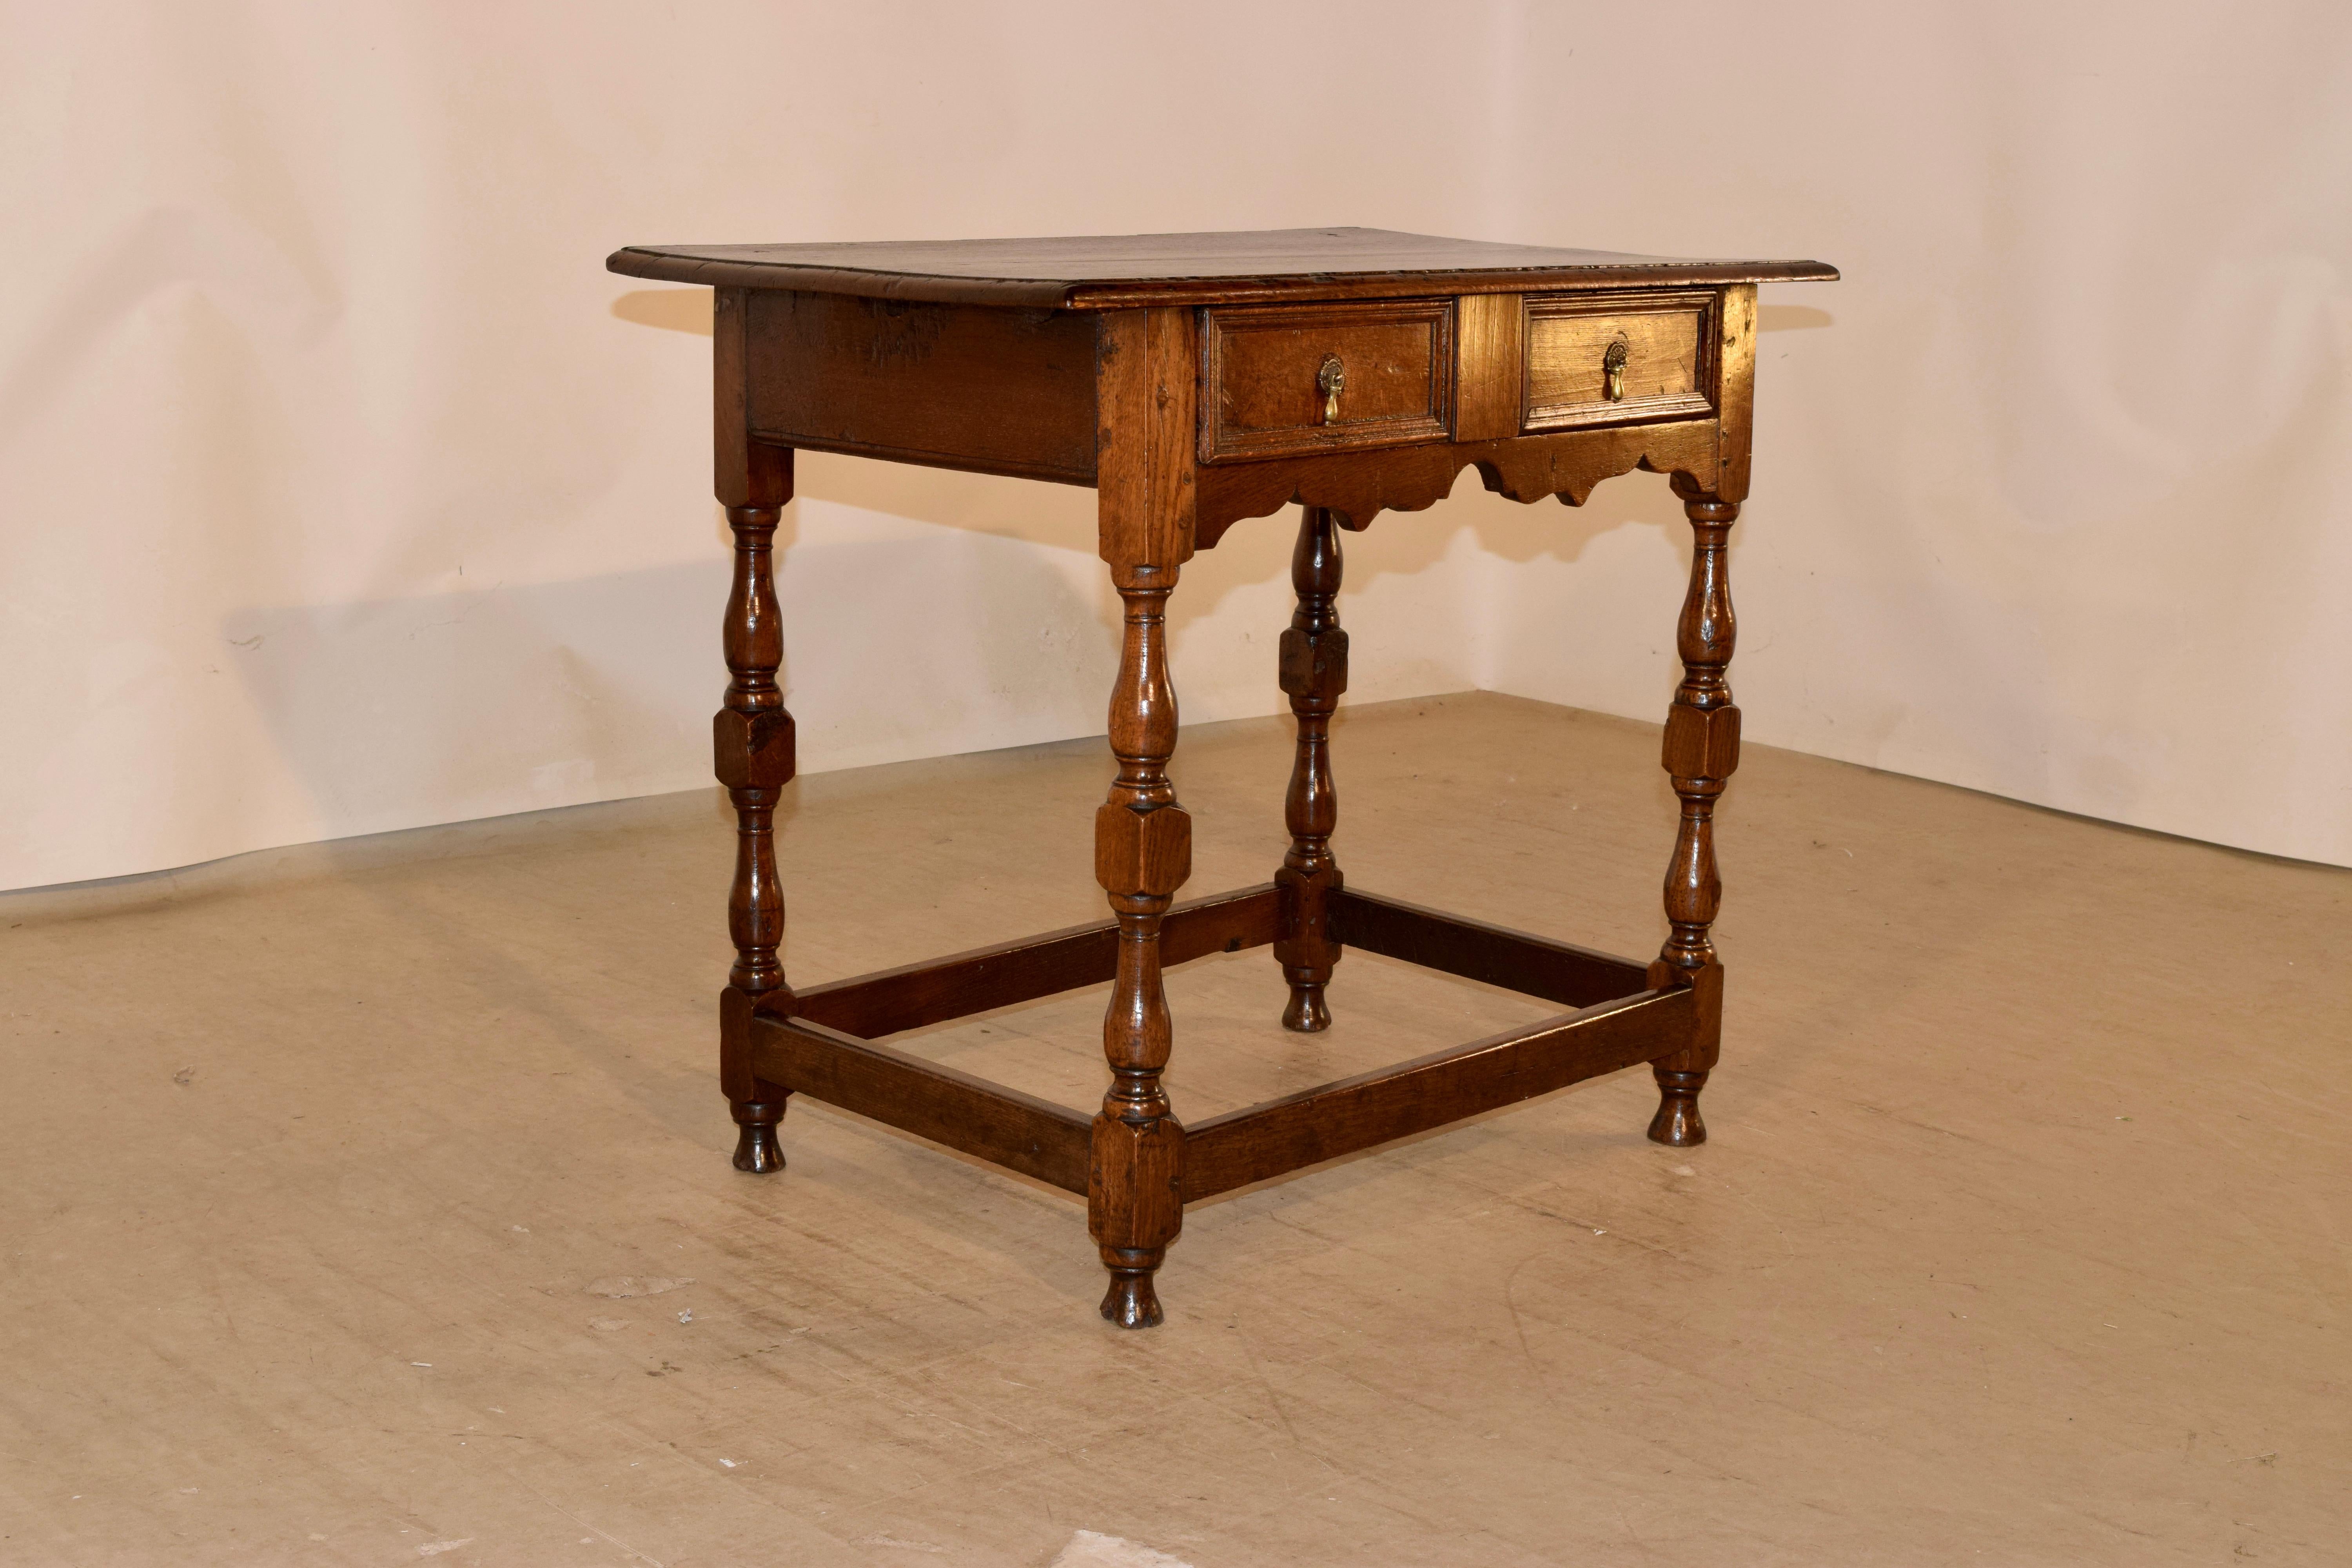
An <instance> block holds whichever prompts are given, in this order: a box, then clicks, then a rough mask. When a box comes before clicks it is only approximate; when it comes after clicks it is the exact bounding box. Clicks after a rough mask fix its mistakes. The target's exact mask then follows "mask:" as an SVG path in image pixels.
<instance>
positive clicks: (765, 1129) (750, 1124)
mask: <svg viewBox="0 0 2352 1568" xmlns="http://www.w3.org/2000/svg"><path fill="white" fill-rule="evenodd" d="M728 1105H729V1109H730V1110H732V1111H733V1112H734V1115H735V1127H736V1132H735V1168H736V1169H737V1170H739V1171H750V1172H751V1173H753V1174H755V1175H761V1176H764V1175H769V1174H771V1173H774V1172H777V1171H781V1170H782V1169H783V1168H784V1151H783V1148H782V1145H781V1144H779V1143H778V1142H776V1123H777V1122H779V1121H782V1120H783V1119H784V1102H783V1101H782V1100H730V1101H729V1102H728Z"/></svg>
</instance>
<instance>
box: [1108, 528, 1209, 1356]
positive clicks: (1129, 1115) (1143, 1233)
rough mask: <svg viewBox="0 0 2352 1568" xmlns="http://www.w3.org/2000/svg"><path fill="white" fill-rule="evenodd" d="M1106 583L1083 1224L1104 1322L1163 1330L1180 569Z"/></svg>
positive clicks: (1183, 827)
mask: <svg viewBox="0 0 2352 1568" xmlns="http://www.w3.org/2000/svg"><path fill="white" fill-rule="evenodd" d="M1112 580H1113V582H1115V583H1116V584H1118V594H1119V597H1120V599H1121V600H1123V601H1124V602H1125V605H1126V639H1125V643H1124V646H1123V647H1122V650H1121V653H1120V656H1119V665H1118V687H1117V689H1115V690H1114V691H1113V693H1112V696H1111V703H1110V747H1111V752H1113V754H1114V755H1116V756H1117V757H1118V778H1117V779H1116V780H1114V781H1113V782H1112V784H1111V786H1110V798H1109V799H1108V800H1107V801H1105V802H1104V803H1103V805H1101V806H1100V807H1099V808H1097V811H1096V813H1095V879H1096V880H1097V881H1098V882H1100V883H1101V884H1102V886H1103V890H1104V891H1105V892H1107V893H1108V894H1109V895H1110V907H1111V911H1112V913H1114V914H1115V915H1117V916H1118V935H1119V942H1118V980H1117V982H1116V983H1115V984H1114V985H1113V987H1112V990H1111V998H1110V1007H1109V1010H1108V1012H1107V1013H1106V1014H1105V1015H1104V1016H1103V1055H1104V1057H1105V1058H1108V1061H1109V1063H1110V1070H1111V1084H1110V1089H1109V1091H1108V1093H1106V1094H1105V1095H1104V1096H1103V1103H1102V1110H1101V1111H1100V1112H1099V1113H1098V1114H1097V1116H1096V1117H1095V1123H1094V1157H1093V1161H1092V1164H1091V1168H1090V1171H1089V1173H1088V1181H1087V1229H1088V1231H1089V1232H1090V1233H1091V1234H1092V1235H1093V1237H1094V1239H1095V1242H1096V1245H1097V1246H1098V1247H1100V1248H1101V1249H1102V1260H1103V1266H1104V1267H1105V1268H1108V1269H1109V1270H1110V1289H1109V1292H1108V1294H1106V1295H1105V1296H1104V1297H1103V1302H1102V1315H1103V1316H1104V1317H1106V1318H1108V1319H1109V1320H1110V1321H1112V1322H1114V1323H1117V1324H1118V1325H1119V1326H1120V1327H1121V1328H1127V1329H1141V1328H1149V1327H1150V1325H1152V1324H1154V1323H1157V1322H1159V1321H1160V1297H1159V1294H1158V1292H1157V1291H1155V1290H1154V1289H1153V1288H1152V1282H1151V1276H1152V1272H1153V1271H1154V1270H1155V1269H1157V1268H1159V1267H1160V1260H1161V1259H1162V1258H1164V1257H1165V1256H1166V1255H1167V1251H1168V1244H1169V1243H1170V1242H1171V1241H1173V1240H1174V1239H1175V1238H1176V1233H1177V1231H1178V1229H1179V1228H1180V1227H1181V1226H1182V1224H1183V1220H1184V1209H1183V1198H1182V1194H1181V1190H1180V1184H1181V1181H1182V1178H1183V1170H1182V1161H1183V1149H1184V1132H1183V1129H1182V1128H1181V1126H1180V1125H1179V1124H1178V1123H1177V1121H1176V1118H1175V1116H1174V1114H1173V1113H1172V1111H1171V1108H1170V1106H1169V1103H1168V1096H1167V1093H1166V1091H1165V1090H1164V1089H1162V1088H1161V1087H1160V1071H1161V1069H1163V1068H1166V1067H1167V1065H1168V1051H1169V1041H1170V1026H1169V1018H1168V998H1167V996H1166V994H1164V993H1163V992H1162V991H1161V989H1160V919H1161V917H1162V916H1164V915H1165V914H1166V913H1167V912H1168V905H1169V902H1170V900H1171V896H1172V895H1173V894H1174V893H1175V891H1176V889H1179V888H1181V887H1182V886H1183V885H1184V879H1186V878H1187V877H1189V876H1191V875H1192V818H1191V817H1190V816H1187V815H1186V814H1185V811H1184V808H1183V807H1181V806H1180V805H1177V804H1176V792H1175V789H1174V787H1173V786H1172V785H1171V784H1170V783H1169V782H1168V758H1169V756H1170V754H1171V752H1174V751H1175V749H1176V692H1175V689H1174V688H1173V687H1172V686H1171V685H1170V683H1169V679H1168V641H1167V620H1166V612H1167V606H1168V595H1169V592H1170V590H1171V589H1172V588H1173V587H1174V586H1175V584H1176V569H1175V568H1174V567H1172V566H1170V567H1152V566H1118V567H1115V568H1114V569H1113V572H1112Z"/></svg>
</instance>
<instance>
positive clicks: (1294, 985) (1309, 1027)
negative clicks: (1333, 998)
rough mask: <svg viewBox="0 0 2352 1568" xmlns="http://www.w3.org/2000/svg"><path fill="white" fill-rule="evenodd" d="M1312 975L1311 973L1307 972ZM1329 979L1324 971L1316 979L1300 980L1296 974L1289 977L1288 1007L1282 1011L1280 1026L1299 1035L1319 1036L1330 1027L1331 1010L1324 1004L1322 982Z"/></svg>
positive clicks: (1328, 973)
mask: <svg viewBox="0 0 2352 1568" xmlns="http://www.w3.org/2000/svg"><path fill="white" fill-rule="evenodd" d="M1307 973H1309V974H1312V973H1313V972H1312V971H1309V972H1307ZM1329 978H1330V972H1329V971H1328V970H1327V971H1325V972H1324V973H1323V974H1322V975H1321V976H1320V977H1318V978H1301V977H1300V975H1299V974H1298V973H1297V972H1293V973H1292V974H1291V976H1290V1005H1288V1006H1287V1007H1285V1008H1284V1009H1283V1010H1282V1026H1283V1027H1284V1028H1286V1029H1290V1030H1293V1031H1295V1032H1297V1033H1298V1034H1301V1035H1319V1034H1321V1033H1322V1032H1323V1031H1324V1030H1326V1029H1328V1028H1329V1027H1330V1026H1331V1009H1330V1008H1329V1007H1328V1006H1327V1005H1325V1004H1324V1001H1323V986H1324V982H1325V981H1327V980H1328V979H1329Z"/></svg>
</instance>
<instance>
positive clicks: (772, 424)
mask: <svg viewBox="0 0 2352 1568" xmlns="http://www.w3.org/2000/svg"><path fill="white" fill-rule="evenodd" d="M749 314H750V332H751V340H752V342H753V343H754V344H755V345H756V347H755V348H754V350H753V352H752V353H751V356H750V371H751V408H750V412H749V417H750V421H751V428H752V429H753V430H754V431H755V432H756V433H757V434H758V435H759V436H760V437H762V438H763V439H765V440H768V441H772V442H776V443H780V444H782V445H784V446H791V447H814V448H815V449H817V450H820V451H827V452H847V453H852V454H857V455H864V456H887V457H890V458H897V459H898V460H901V461H909V462H922V463H928V464H929V465H931V466H934V467H938V468H964V469H971V470H976V471H979V472H982V473H993V474H1011V475H1014V476H1019V477H1027V478H1032V479H1055V480H1059V481H1061V482H1063V483H1066V484H1089V483H1092V482H1093V479H1094V476H1095V445H1096V421H1095V318H1093V317H1090V316H1080V315H1074V314H1071V313H1069V312H1067V311H1054V310H984V309H982V308H980V307H977V306H971V305H932V304H921V303H916V302H910V301H906V300H870V299H857V298H852V297H845V296H842V295H835V294H805V293H788V292H783V291H781V290H774V289H763V290H761V291H758V292H756V293H753V294H752V295H751V300H750V303H749Z"/></svg>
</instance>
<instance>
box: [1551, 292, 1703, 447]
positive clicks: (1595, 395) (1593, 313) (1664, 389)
mask: <svg viewBox="0 0 2352 1568" xmlns="http://www.w3.org/2000/svg"><path fill="white" fill-rule="evenodd" d="M1716 310H1717V307H1716V296H1715V294H1714V293H1713V292H1712V291H1704V290H1692V291H1689V292H1683V293H1672V294H1651V293H1643V294H1623V293H1621V294H1555V295H1541V294H1538V295H1531V296H1529V297H1528V302H1527V312H1528V315H1527V334H1526V340H1525V341H1526V344H1527V349H1526V353H1527V360H1526V363H1527V396H1526V400H1525V402H1524V403H1523V405H1521V407H1522V411H1521V416H1520V420H1519V428H1520V429H1521V430H1525V431H1537V430H1567V429H1573V428H1575V427H1576V426H1582V425H1624V424H1632V423H1635V422H1637V421H1641V420H1645V419H1671V418H1678V417H1687V416H1694V415H1702V414H1707V413H1710V412H1712V411H1713V409H1714V407H1715V400H1714V396H1713V393H1714V388H1715V340H1716V330H1715V320H1716ZM1612 368H1613V369H1614V371H1615V374H1613V375H1612Z"/></svg>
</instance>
